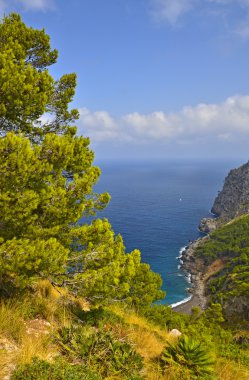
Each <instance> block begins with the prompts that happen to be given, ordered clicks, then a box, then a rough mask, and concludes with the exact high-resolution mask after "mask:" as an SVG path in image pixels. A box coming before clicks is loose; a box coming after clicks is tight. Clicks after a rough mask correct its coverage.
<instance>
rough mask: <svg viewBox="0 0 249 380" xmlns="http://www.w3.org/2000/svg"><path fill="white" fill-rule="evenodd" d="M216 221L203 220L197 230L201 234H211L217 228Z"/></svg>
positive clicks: (210, 219)
mask: <svg viewBox="0 0 249 380" xmlns="http://www.w3.org/2000/svg"><path fill="white" fill-rule="evenodd" d="M217 224H218V223H217V219H212V218H203V219H202V220H201V222H200V224H199V230H200V231H201V232H205V233H206V234H209V233H210V232H213V231H214V230H216V228H217Z"/></svg>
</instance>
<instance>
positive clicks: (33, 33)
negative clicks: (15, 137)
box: [0, 13, 78, 140]
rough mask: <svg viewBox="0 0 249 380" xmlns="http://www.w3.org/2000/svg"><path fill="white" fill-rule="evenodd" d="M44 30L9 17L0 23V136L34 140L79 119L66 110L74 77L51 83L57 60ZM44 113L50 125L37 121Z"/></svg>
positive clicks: (71, 95)
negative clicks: (9, 134)
mask: <svg viewBox="0 0 249 380" xmlns="http://www.w3.org/2000/svg"><path fill="white" fill-rule="evenodd" d="M57 55H58V53H57V51H56V50H51V47H50V39H49V36H48V35H47V34H46V33H45V31H44V30H35V29H33V28H30V27H27V26H26V25H25V24H24V23H23V22H22V20H21V17H20V16H19V15H18V14H15V13H12V14H10V15H9V16H6V17H4V18H3V20H2V22H1V23H0V88H1V101H0V125H1V129H0V133H1V134H2V135H4V134H5V133H6V132H7V131H14V132H19V131H21V132H23V133H25V134H26V135H28V136H30V137H32V138H33V139H34V140H37V138H38V137H41V136H42V135H43V134H44V133H47V132H56V133H58V132H59V133H61V132H65V131H66V130H68V125H69V123H71V122H72V121H74V120H75V119H76V118H78V111H77V110H71V111H69V110H68V104H69V102H71V100H72V98H73V95H74V92H75V86H76V76H75V74H68V75H63V76H62V78H60V79H59V80H58V81H54V79H53V78H52V76H51V75H50V74H49V72H48V70H47V68H48V67H49V66H50V65H52V64H54V63H55V62H56V59H57ZM44 113H47V114H48V116H49V118H48V119H49V121H47V122H42V121H41V119H40V117H41V116H42V115H43V114H44Z"/></svg>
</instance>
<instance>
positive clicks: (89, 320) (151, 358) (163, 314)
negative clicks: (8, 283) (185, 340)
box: [0, 283, 249, 380]
mask: <svg viewBox="0 0 249 380" xmlns="http://www.w3.org/2000/svg"><path fill="white" fill-rule="evenodd" d="M86 309H87V304H86V303H84V301H83V300H76V299H74V298H73V297H71V296H69V295H68V294H66V293H64V294H61V293H59V292H58V291H57V290H55V289H54V288H53V287H51V286H50V285H49V284H47V283H41V284H39V286H37V288H36V289H35V291H34V292H33V293H32V294H29V295H28V297H27V296H25V297H23V298H20V297H19V298H18V299H14V300H12V301H8V302H3V301H2V303H1V306H0V347H2V348H1V350H0V379H3V378H4V376H6V375H7V374H8V373H10V372H11V371H13V368H14V366H18V365H20V364H25V363H30V362H31V360H32V357H34V356H36V357H39V358H41V359H44V360H47V361H50V362H53V360H54V358H55V357H56V356H58V355H61V354H62V353H64V358H65V359H66V360H67V361H69V362H71V363H74V364H75V360H76V362H79V359H77V358H76V357H74V356H73V354H72V353H71V352H70V351H65V350H64V348H63V349H62V346H61V345H60V344H58V340H57V339H55V337H57V336H58V331H59V330H61V329H62V328H70V326H72V325H74V326H76V327H77V328H82V325H83V327H84V331H85V332H84V333H88V334H89V333H90V332H91V333H92V331H94V332H97V333H102V334H104V336H107V334H109V332H111V334H112V335H113V336H115V339H117V341H119V342H122V343H124V342H128V343H129V345H130V346H131V347H132V348H133V349H134V350H135V351H136V352H137V353H139V354H140V355H141V356H142V358H143V361H144V364H143V368H142V370H141V371H140V372H141V374H142V375H143V378H145V379H151V380H152V379H158V380H160V379H177V378H182V379H184V377H182V373H181V374H179V377H178V375H177V371H180V370H179V368H178V369H177V368H176V367H174V366H172V367H169V368H168V369H167V371H166V372H165V373H164V375H162V373H161V371H160V370H159V367H158V358H159V355H160V353H161V351H162V350H163V347H164V346H165V345H166V344H167V342H171V343H172V342H174V341H175V340H176V339H177V338H175V337H172V335H171V334H169V332H168V327H170V328H172V327H177V328H180V329H181V330H182V331H183V332H184V333H186V334H188V335H194V336H200V337H201V339H202V340H203V341H205V343H206V344H207V345H209V346H210V347H212V349H213V351H216V375H217V379H220V380H229V379H233V380H243V379H245V380H246V379H248V378H249V377H248V376H249V374H248V368H247V366H246V365H245V364H246V362H245V361H244V362H242V361H240V359H239V357H241V352H239V355H238V354H236V355H230V356H229V355H227V353H226V354H225V355H219V350H220V349H219V347H218V345H219V344H220V342H221V341H222V340H223V341H224V344H225V345H226V347H230V346H231V337H230V335H231V334H230V333H225V332H223V333H222V334H223V337H222V334H219V338H217V337H216V338H214V337H215V334H216V335H217V331H218V330H219V327H218V326H217V324H215V328H214V330H212V327H209V326H207V319H206V320H205V321H204V320H203V321H202V319H201V318H202V317H197V316H195V317H192V319H191V318H190V319H189V318H188V317H186V316H183V317H181V316H180V315H179V314H176V313H173V312H171V311H170V310H169V309H167V308H163V307H155V308H154V309H152V310H151V311H149V313H148V317H147V319H146V318H145V317H142V316H139V315H137V314H136V313H135V312H133V311H127V310H125V309H123V308H121V307H120V306H117V305H116V306H115V307H114V306H112V307H109V308H107V309H105V310H104V311H103V310H102V311H101V312H100V311H90V312H86V311H84V310H86ZM149 320H150V321H149ZM152 320H153V321H154V322H152ZM155 321H156V323H155ZM165 324H166V326H165ZM167 326H168V327H167ZM210 326H211V325H210ZM82 331H83V330H82ZM200 331H201V333H200ZM219 331H221V330H219ZM216 344H217V347H216ZM229 344H230V346H229ZM231 347H232V346H231ZM247 354H248V351H246V350H244V351H243V355H247ZM90 359H91V360H92V359H94V358H90ZM90 359H89V360H88V363H87V364H88V365H90V366H92V369H93V370H94V371H96V372H99V371H100V369H99V368H98V365H97V364H96V362H94V360H92V361H91V360H90ZM248 361H249V354H248ZM83 362H84V360H83ZM108 363H109V362H108V358H107V357H106V356H103V357H102V363H101V366H102V367H104V366H105V365H106V366H107V365H109V364H108ZM100 372H101V371H100ZM124 372H125V371H124ZM102 376H103V378H106V379H107V378H108V379H125V378H126V379H131V378H132V376H131V375H130V376H129V375H128V377H127V376H125V373H123V374H121V373H119V374H118V375H117V374H116V375H115V376H114V375H113V376H110V375H108V376H105V375H103V373H102ZM186 376H187V375H186ZM185 378H186V379H188V377H185ZM134 379H135V377H134Z"/></svg>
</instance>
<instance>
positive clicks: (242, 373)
mask: <svg viewBox="0 0 249 380" xmlns="http://www.w3.org/2000/svg"><path fill="white" fill-rule="evenodd" d="M216 374H217V377H218V379H219V380H249V370H248V369H246V368H245V367H243V366H241V365H239V363H235V362H229V361H225V360H218V362H217V364H216Z"/></svg>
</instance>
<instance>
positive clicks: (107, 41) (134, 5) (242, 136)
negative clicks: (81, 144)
mask: <svg viewBox="0 0 249 380" xmlns="http://www.w3.org/2000/svg"><path fill="white" fill-rule="evenodd" d="M10 11H18V12H19V13H20V14H21V15H22V17H23V20H24V21H25V22H26V23H27V24H29V25H31V26H33V27H35V28H42V27H44V28H45V30H46V31H47V33H48V34H49V35H50V36H51V41H52V45H53V47H56V48H57V49H58V50H59V59H58V63H57V64H56V65H55V66H54V67H53V68H52V69H51V71H52V74H53V75H54V77H56V78H57V77H59V76H60V75H62V74H64V73H69V72H76V73H77V75H78V87H77V94H76V96H75V101H74V106H77V107H78V108H79V110H80V114H81V117H80V120H79V121H78V123H77V124H78V128H79V133H81V134H84V135H87V136H90V137H91V141H92V146H93V148H94V150H95V152H96V157H97V159H104V158H125V159H135V158H136V159H145V158H146V159H154V158H182V157H184V158H185V157H186V158H188V157H189V158H190V157H195V158H198V159H200V158H214V159H216V158H222V159H223V158H224V159H226V158H227V157H229V158H238V159H240V160H242V161H247V160H248V145H249V75H248V71H249V0H70V1H69V0H19V1H18V0H3V1H1V0H0V12H1V14H2V15H3V14H4V13H5V14H7V13H8V12H10Z"/></svg>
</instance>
